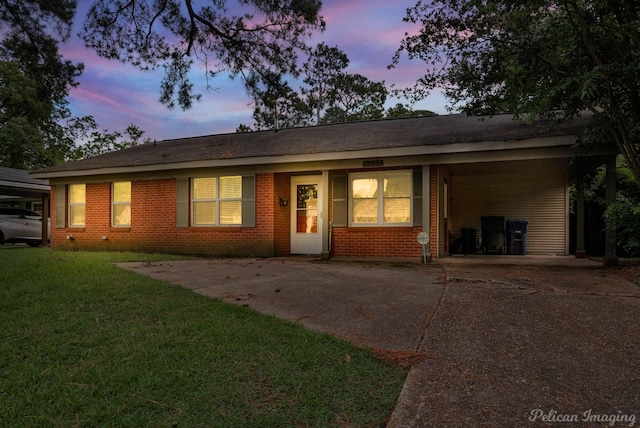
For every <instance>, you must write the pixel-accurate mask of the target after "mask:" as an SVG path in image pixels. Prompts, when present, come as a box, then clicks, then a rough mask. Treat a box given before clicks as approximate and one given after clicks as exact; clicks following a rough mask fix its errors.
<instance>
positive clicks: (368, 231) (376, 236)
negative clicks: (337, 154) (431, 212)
mask: <svg viewBox="0 0 640 428" xmlns="http://www.w3.org/2000/svg"><path fill="white" fill-rule="evenodd" d="M345 172H346V171H345ZM329 194H330V199H329V201H330V202H329V205H330V206H329V210H330V213H331V217H330V218H331V219H333V189H330V191H329ZM422 230H423V229H422V226H418V227H334V228H332V230H331V255H332V256H344V257H354V256H355V257H417V258H420V257H421V256H422V246H421V245H420V244H419V243H418V241H417V237H418V233H420V232H422Z"/></svg>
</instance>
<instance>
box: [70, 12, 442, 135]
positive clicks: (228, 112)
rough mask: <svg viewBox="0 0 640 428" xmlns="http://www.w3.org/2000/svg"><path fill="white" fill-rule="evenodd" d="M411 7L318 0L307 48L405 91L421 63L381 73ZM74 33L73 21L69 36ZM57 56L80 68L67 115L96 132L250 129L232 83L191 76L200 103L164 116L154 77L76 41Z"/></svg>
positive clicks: (238, 88) (432, 105)
mask: <svg viewBox="0 0 640 428" xmlns="http://www.w3.org/2000/svg"><path fill="white" fill-rule="evenodd" d="M79 3H82V2H79ZM413 5H415V0H396V1H389V0H347V1H345V0H324V1H323V7H322V10H321V14H322V16H323V17H324V19H325V21H326V23H327V28H326V30H325V32H324V33H318V34H316V35H315V36H314V38H313V39H312V40H311V41H310V42H309V44H310V45H312V46H314V45H315V44H317V43H320V42H325V43H326V44H327V45H329V46H338V48H340V49H341V50H343V51H344V52H345V53H346V54H347V56H348V57H349V60H350V64H349V67H348V69H347V71H348V72H350V73H359V74H362V75H364V76H365V77H367V78H368V79H370V80H374V81H381V80H384V81H385V82H386V84H387V86H390V85H391V84H394V85H396V86H397V87H405V86H411V85H413V84H414V83H415V82H416V80H417V79H418V78H419V77H420V76H421V75H422V74H423V71H424V67H425V64H424V63H422V62H420V61H415V60H414V61H408V60H407V59H406V57H405V58H404V59H403V61H402V62H401V64H400V65H399V66H398V67H396V68H394V69H391V70H388V69H387V66H388V65H389V64H390V63H391V59H392V57H393V54H394V52H395V51H396V49H397V48H398V46H399V45H400V41H401V40H402V38H403V35H404V34H405V32H410V33H411V32H412V27H411V26H410V25H409V24H406V23H404V22H403V21H402V18H403V17H404V16H405V12H406V9H407V7H410V6H413ZM83 13H84V9H83V8H82V7H81V6H79V10H78V14H79V15H78V18H80V17H81V16H80V14H83ZM82 18H84V16H82ZM79 29H80V20H78V23H77V24H76V26H75V28H74V33H76V34H77V33H78V31H79ZM61 52H62V55H63V56H64V58H65V59H68V60H71V61H73V62H83V63H84V64H85V70H84V72H83V74H82V76H81V77H80V79H79V81H80V85H79V87H78V88H75V89H72V90H71V91H70V94H69V101H70V109H71V112H72V114H73V115H74V116H84V115H92V116H94V117H95V118H96V120H97V122H98V124H99V125H100V127H101V128H103V129H108V130H110V131H124V129H125V128H126V127H127V126H128V125H129V124H130V123H133V124H135V125H137V126H138V127H140V128H141V129H142V130H144V131H146V132H145V135H144V136H145V137H148V138H151V139H157V140H158V141H160V140H165V139H171V138H180V137H191V136H197V135H208V134H219V133H228V132H235V130H236V128H237V126H238V125H239V124H241V123H244V124H246V125H250V126H251V125H253V120H252V118H251V114H252V111H253V109H252V107H251V105H250V99H249V98H248V97H247V95H246V93H245V91H244V88H243V86H242V83H241V81H240V80H239V79H237V80H235V81H233V80H231V79H229V78H227V77H219V78H217V79H216V80H215V81H213V83H212V86H213V87H214V88H216V89H215V91H207V89H206V87H205V83H204V75H203V73H201V72H200V71H199V70H195V71H194V72H192V81H193V82H194V83H195V88H196V89H197V90H198V92H199V93H201V94H202V95H203V96H202V100H201V101H200V102H197V103H196V104H195V105H194V106H193V107H192V108H191V109H190V110H187V111H183V110H182V109H180V108H179V107H177V108H175V109H173V110H169V109H168V108H167V107H165V106H164V105H163V104H161V103H160V102H159V101H158V99H159V96H160V81H161V78H162V70H158V71H154V72H143V71H140V70H138V69H135V68H134V67H132V66H129V65H123V64H122V63H119V62H117V61H108V60H105V59H102V58H99V57H98V56H97V55H96V54H95V53H93V52H92V51H90V50H88V49H86V48H84V46H83V44H82V42H81V41H80V40H79V39H78V38H73V39H72V40H71V41H70V42H69V43H67V44H66V45H64V46H63V47H62V49H61ZM400 101H403V102H404V101H405V100H400ZM396 102H398V100H396V99H392V100H389V101H388V103H387V104H388V105H387V107H389V106H391V105H395V103H396ZM444 106H445V101H444V100H443V98H442V97H441V96H440V95H439V94H437V93H434V94H432V95H431V96H429V97H428V98H427V99H426V100H424V101H422V102H421V103H420V104H418V105H416V106H414V108H415V109H418V108H420V109H428V110H432V111H435V112H436V113H439V114H446V113H447V111H446V109H445V107H444Z"/></svg>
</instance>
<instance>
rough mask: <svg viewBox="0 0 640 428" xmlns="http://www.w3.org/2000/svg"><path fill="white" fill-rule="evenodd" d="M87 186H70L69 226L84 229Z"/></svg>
mask: <svg viewBox="0 0 640 428" xmlns="http://www.w3.org/2000/svg"><path fill="white" fill-rule="evenodd" d="M86 198H87V186H86V185H85V184H70V185H69V226H72V227H84V225H85V212H86V200H87V199H86Z"/></svg>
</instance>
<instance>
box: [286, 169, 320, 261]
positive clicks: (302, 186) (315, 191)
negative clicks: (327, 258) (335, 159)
mask: <svg viewBox="0 0 640 428" xmlns="http://www.w3.org/2000/svg"><path fill="white" fill-rule="evenodd" d="M290 205H291V254H320V253H321V252H322V176H306V177H291V204H290Z"/></svg>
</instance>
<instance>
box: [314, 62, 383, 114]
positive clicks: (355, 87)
mask: <svg viewBox="0 0 640 428" xmlns="http://www.w3.org/2000/svg"><path fill="white" fill-rule="evenodd" d="M387 94H388V90H387V88H386V86H385V84H384V81H382V82H373V81H371V80H369V79H367V78H366V77H364V76H363V75H361V74H348V73H345V74H341V75H339V76H337V78H336V83H335V87H334V88H333V105H332V106H331V108H330V109H329V110H327V114H325V116H324V118H323V119H322V123H336V122H353V121H356V120H372V119H382V117H383V116H384V103H385V102H386V100H387Z"/></svg>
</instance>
